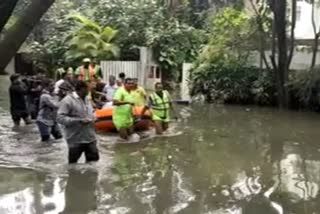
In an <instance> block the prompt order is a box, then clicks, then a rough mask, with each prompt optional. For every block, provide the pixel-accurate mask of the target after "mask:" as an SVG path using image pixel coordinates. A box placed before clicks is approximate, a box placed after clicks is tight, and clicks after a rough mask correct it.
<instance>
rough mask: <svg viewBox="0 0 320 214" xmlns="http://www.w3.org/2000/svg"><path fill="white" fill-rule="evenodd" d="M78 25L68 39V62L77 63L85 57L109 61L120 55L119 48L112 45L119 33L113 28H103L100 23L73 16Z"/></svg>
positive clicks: (77, 15)
mask: <svg viewBox="0 0 320 214" xmlns="http://www.w3.org/2000/svg"><path fill="white" fill-rule="evenodd" d="M69 18H70V19H71V20H73V21H74V22H76V23H77V24H78V26H79V27H78V28H76V29H75V30H74V31H73V32H71V34H70V35H69V36H68V38H67V46H68V51H67V52H66V53H65V56H66V60H67V61H77V60H81V59H83V58H85V57H90V58H98V59H109V58H112V57H116V56H118V55H119V48H118V47H117V46H116V45H115V44H113V43H112V41H113V40H114V38H115V36H116V35H117V31H116V30H114V29H112V28H111V27H101V26H100V25H99V24H98V23H96V22H93V21H91V20H89V19H88V18H86V17H84V16H81V15H79V14H76V15H71V16H70V17H69Z"/></svg>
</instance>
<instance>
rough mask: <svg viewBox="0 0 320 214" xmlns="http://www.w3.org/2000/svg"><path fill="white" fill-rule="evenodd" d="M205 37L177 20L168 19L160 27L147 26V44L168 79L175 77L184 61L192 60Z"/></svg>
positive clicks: (202, 33)
mask: <svg viewBox="0 0 320 214" xmlns="http://www.w3.org/2000/svg"><path fill="white" fill-rule="evenodd" d="M204 39H205V33H204V32H203V31H200V30H197V29H195V28H193V27H190V26H188V25H185V24H181V23H179V22H178V21H177V20H174V19H170V20H169V21H167V22H166V25H165V26H162V27H161V28H149V29H148V31H147V41H148V44H147V45H148V46H149V47H152V48H153V50H154V55H155V58H156V59H157V60H158V62H159V64H160V67H161V70H162V71H163V72H166V75H167V77H168V78H170V79H177V75H178V74H179V71H180V70H181V66H182V64H183V63H184V62H192V61H194V60H195V59H196V58H197V56H198V51H199V49H200V46H201V44H202V42H203V41H204Z"/></svg>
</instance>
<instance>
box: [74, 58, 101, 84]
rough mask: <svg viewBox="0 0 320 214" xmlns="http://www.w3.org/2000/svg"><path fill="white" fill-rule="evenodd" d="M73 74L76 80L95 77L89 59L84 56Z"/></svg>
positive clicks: (88, 79) (93, 78) (89, 79)
mask: <svg viewBox="0 0 320 214" xmlns="http://www.w3.org/2000/svg"><path fill="white" fill-rule="evenodd" d="M75 76H76V78H77V79H78V80H82V81H93V80H95V78H96V75H95V71H94V69H93V68H92V66H91V60H90V59H89V58H85V59H83V60H82V66H80V67H78V68H77V70H76V72H75Z"/></svg>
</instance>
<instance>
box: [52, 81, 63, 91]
mask: <svg viewBox="0 0 320 214" xmlns="http://www.w3.org/2000/svg"><path fill="white" fill-rule="evenodd" d="M62 83H64V80H63V79H61V80H58V81H57V82H56V83H55V84H54V93H55V94H58V93H59V87H60V85H62Z"/></svg>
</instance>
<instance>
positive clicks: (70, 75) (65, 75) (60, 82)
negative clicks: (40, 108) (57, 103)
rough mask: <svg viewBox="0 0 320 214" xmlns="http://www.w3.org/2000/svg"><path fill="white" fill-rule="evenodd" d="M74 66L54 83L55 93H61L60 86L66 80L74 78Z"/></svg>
mask: <svg viewBox="0 0 320 214" xmlns="http://www.w3.org/2000/svg"><path fill="white" fill-rule="evenodd" d="M72 73H73V72H72V68H69V69H68V70H67V71H66V72H64V73H62V74H61V79H60V80H58V81H57V82H56V83H55V85H54V94H59V87H60V86H61V85H62V83H64V82H65V81H67V82H70V81H71V79H72Z"/></svg>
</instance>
